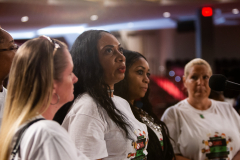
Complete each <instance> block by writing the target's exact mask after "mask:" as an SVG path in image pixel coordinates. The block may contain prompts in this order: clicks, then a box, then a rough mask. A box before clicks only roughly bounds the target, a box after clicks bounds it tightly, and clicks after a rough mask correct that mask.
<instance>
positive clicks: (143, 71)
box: [115, 50, 174, 160]
mask: <svg viewBox="0 0 240 160" xmlns="http://www.w3.org/2000/svg"><path fill="white" fill-rule="evenodd" d="M123 54H124V56H125V57H126V73H125V78H124V79H123V80H122V81H120V82H119V83H117V84H116V85H115V95H118V96H120V97H122V98H124V99H126V100H127V101H128V102H129V104H130V106H131V109H132V112H133V114H134V116H135V117H136V118H137V119H138V120H139V121H140V122H143V123H145V124H146V125H147V128H148V135H149V142H148V148H147V151H148V155H147V159H148V160H160V159H164V160H172V159H173V158H174V152H173V148H172V145H171V142H170V137H169V133H168V129H167V126H166V125H165V123H164V122H162V121H160V120H159V119H158V118H157V116H156V115H155V114H154V113H153V111H152V105H151V103H150V102H149V99H148V96H149V86H148V85H149V82H150V79H149V76H150V70H149V65H148V62H147V60H146V58H145V57H144V56H143V55H142V54H140V53H138V52H134V51H129V50H124V52H123ZM136 99H140V101H137V102H138V103H139V102H141V103H140V104H141V105H142V106H141V109H140V108H139V107H137V106H136V103H135V100H136Z"/></svg>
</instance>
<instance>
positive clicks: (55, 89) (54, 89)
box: [53, 80, 57, 93]
mask: <svg viewBox="0 0 240 160" xmlns="http://www.w3.org/2000/svg"><path fill="white" fill-rule="evenodd" d="M53 93H57V82H56V81H55V80H54V81H53Z"/></svg>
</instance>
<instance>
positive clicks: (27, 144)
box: [15, 120, 89, 160]
mask: <svg viewBox="0 0 240 160" xmlns="http://www.w3.org/2000/svg"><path fill="white" fill-rule="evenodd" d="M20 146H21V147H20V155H18V156H16V158H17V157H21V159H22V160H35V159H36V160H78V159H79V160H89V159H88V158H87V157H86V156H84V155H83V154H82V153H81V152H80V151H78V150H77V148H76V147H75V145H74V143H73V141H72V140H71V138H70V137H69V135H68V133H67V132H66V130H65V129H64V128H62V127H61V126H60V125H59V124H57V123H56V122H53V121H49V120H42V121H39V122H36V123H35V124H33V125H32V126H30V127H29V128H28V129H27V130H26V133H25V134H24V136H23V139H22V142H21V145H20ZM16 158H15V159H16Z"/></svg>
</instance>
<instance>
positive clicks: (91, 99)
mask: <svg viewBox="0 0 240 160" xmlns="http://www.w3.org/2000/svg"><path fill="white" fill-rule="evenodd" d="M70 52H71V54H72V57H73V64H74V73H75V74H76V75H77V76H78V77H82V78H81V79H80V80H79V81H78V82H77V83H76V84H75V86H74V95H75V97H76V98H75V99H74V102H72V103H70V104H68V105H66V106H65V107H66V108H65V110H64V108H63V109H62V110H59V112H58V113H57V114H56V115H55V118H54V119H55V120H58V122H60V123H61V122H62V121H63V119H64V118H65V119H64V121H63V123H62V126H63V127H64V128H65V129H66V130H67V131H68V133H69V134H70V135H71V138H72V139H73V141H74V142H75V144H76V146H77V148H78V149H79V150H80V151H82V152H83V153H84V154H85V155H86V156H87V157H88V158H89V159H104V160H129V159H143V160H144V159H146V155H147V151H146V148H147V142H148V132H147V127H146V125H145V124H143V123H141V122H139V121H138V120H137V119H136V118H135V117H134V115H133V113H132V111H131V108H130V106H129V104H128V102H127V101H125V100H124V99H122V98H120V97H118V96H115V95H114V94H113V91H114V85H115V84H116V83H117V82H119V81H121V80H122V79H123V78H124V73H125V69H126V67H125V57H124V55H123V49H122V47H121V44H120V43H119V42H118V40H117V39H116V38H115V37H114V36H113V35H112V34H110V33H108V32H106V31H103V30H90V31H85V32H83V33H82V34H81V35H80V36H79V37H78V38H77V39H76V41H75V42H74V44H73V46H72V49H71V51H70ZM69 109H70V111H69V112H68V110H69ZM67 112H68V114H67ZM66 114H67V115H66ZM65 115H66V117H65Z"/></svg>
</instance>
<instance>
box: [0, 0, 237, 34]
mask: <svg viewBox="0 0 240 160" xmlns="http://www.w3.org/2000/svg"><path fill="white" fill-rule="evenodd" d="M204 5H211V6H213V7H214V8H215V9H218V11H220V12H221V15H222V16H225V18H227V19H228V20H234V21H236V22H238V23H239V22H240V14H236V15H234V14H232V9H234V8H238V9H239V10H240V2H239V1H232V0H218V1H217V0H208V1H204V0H177V1H172V0H0V25H1V26H2V27H3V28H4V29H6V30H16V29H38V28H43V27H46V26H49V25H53V24H83V23H87V24H88V25H89V26H97V25H103V24H113V23H120V22H130V21H133V20H134V21H138V20H147V19H157V18H164V17H163V13H164V12H166V11H167V12H170V13H171V17H170V18H171V19H179V18H182V17H193V16H194V15H195V14H196V10H197V9H198V8H199V7H201V6H204ZM91 15H98V17H99V18H98V19H97V20H96V21H91V20H90V16H91ZM23 16H28V17H29V21H28V22H21V17H23ZM239 24H240V23H239Z"/></svg>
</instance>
